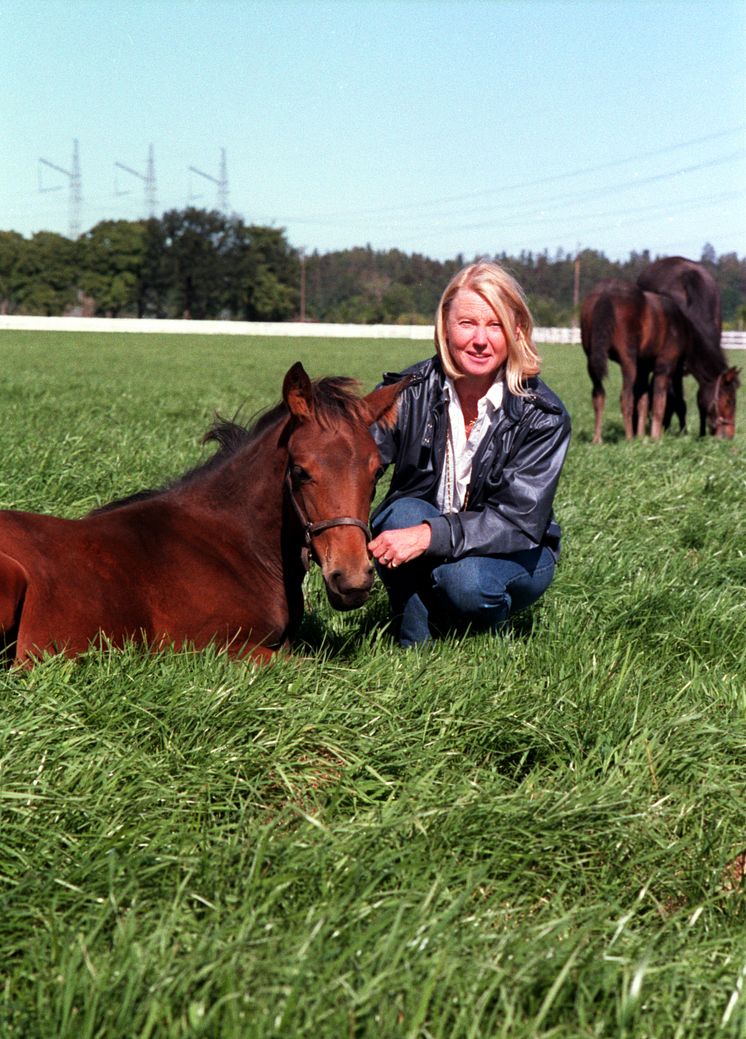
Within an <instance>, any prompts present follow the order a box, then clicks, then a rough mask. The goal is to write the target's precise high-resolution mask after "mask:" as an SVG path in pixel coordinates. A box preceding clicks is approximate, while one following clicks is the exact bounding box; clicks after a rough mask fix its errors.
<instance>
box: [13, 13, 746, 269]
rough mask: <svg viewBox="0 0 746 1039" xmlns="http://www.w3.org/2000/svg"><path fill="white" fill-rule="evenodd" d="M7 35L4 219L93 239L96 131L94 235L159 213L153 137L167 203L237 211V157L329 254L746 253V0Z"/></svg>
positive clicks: (200, 17)
mask: <svg viewBox="0 0 746 1039" xmlns="http://www.w3.org/2000/svg"><path fill="white" fill-rule="evenodd" d="M0 36H1V37H2V41H3V43H2V48H1V52H2V66H3V76H2V85H0V114H1V116H2V146H0V230H6V231H7V230H13V231H18V232H20V233H21V234H23V235H25V236H30V235H31V234H33V233H35V232H37V231H40V230H47V231H55V232H58V233H60V234H68V233H69V232H70V228H71V225H72V224H73V223H74V220H75V208H74V207H73V206H71V201H70V196H71V191H70V187H71V183H72V180H73V178H72V176H71V174H72V173H73V172H74V167H73V154H74V147H75V145H74V142H75V141H77V142H78V143H77V148H78V156H79V164H80V188H81V199H82V200H81V203H80V206H79V217H80V225H81V229H82V231H86V230H87V229H89V228H90V227H92V226H94V225H95V224H96V223H98V222H99V221H102V220H114V219H124V220H136V219H139V218H140V217H143V216H147V215H148V203H147V198H146V187H147V184H146V179H145V178H146V174H147V169H148V157H149V154H150V149H151V147H152V155H153V168H154V172H155V194H156V210H155V211H156V213H157V214H160V213H161V212H163V211H164V210H167V209H182V208H184V207H185V206H187V205H196V206H199V207H202V208H211V209H212V208H219V205H220V203H221V200H224V199H225V195H226V192H225V190H224V192H223V195H222V196H221V192H220V184H219V183H218V182H219V181H220V177H221V156H222V155H223V154H224V155H225V168H226V172H227V184H226V185H225V187H226V188H227V205H228V210H229V211H230V212H234V213H237V214H239V215H240V216H241V217H242V218H243V219H244V220H245V221H246V222H247V223H256V224H263V225H270V226H274V227H280V228H283V229H284V230H285V232H286V235H287V238H288V241H289V242H290V244H291V245H292V246H294V247H296V248H303V249H305V250H306V252H308V253H310V252H313V251H314V250H318V251H319V252H328V251H331V250H336V249H345V248H351V247H354V246H366V245H370V246H371V247H372V248H374V249H377V250H378V249H390V248H397V249H401V250H402V251H404V252H406V253H410V254H411V253H420V254H423V255H425V256H429V257H431V258H433V259H450V258H453V257H455V256H458V255H460V256H463V257H464V258H465V259H467V260H469V259H472V258H473V257H475V256H483V255H490V256H494V255H497V254H500V253H506V254H508V255H513V256H517V255H519V254H520V253H521V252H522V251H524V250H525V251H531V252H534V253H536V252H541V251H543V250H545V249H546V250H548V251H549V253H550V254H551V255H554V254H555V253H556V252H557V251H558V250H563V251H564V252H565V253H574V252H575V251H576V250H578V249H585V248H592V249H597V250H599V251H601V252H603V253H605V254H606V255H607V256H608V257H609V258H610V259H618V260H623V259H626V258H627V256H628V255H629V254H630V253H631V252H632V251H637V252H640V251H642V250H644V249H649V250H650V252H651V253H652V254H653V255H654V256H655V255H665V254H682V255H685V256H690V257H692V258H694V259H698V258H699V256H700V255H701V251H702V247H703V246H704V245H705V244H706V243H709V244H711V245H712V246H713V247H714V249H715V251H716V253H717V254H718V255H720V254H722V253H728V252H736V253H737V254H738V255H739V256H744V255H746V0H704V2H700V0H673V2H668V0H663V2H656V0H619V2H617V0H448V2H445V0H443V2H441V0H0ZM42 159H43V160H45V162H41V161H40V160H42ZM117 163H119V164H120V165H119V166H117V165H116V164H117ZM49 164H51V165H49ZM122 166H126V167H128V169H126V170H125V169H122ZM54 167H57V168H56V169H55V168H54ZM190 167H193V168H194V169H196V170H198V171H200V172H199V173H196V172H193V171H190Z"/></svg>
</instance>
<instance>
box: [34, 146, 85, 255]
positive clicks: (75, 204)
mask: <svg viewBox="0 0 746 1039" xmlns="http://www.w3.org/2000/svg"><path fill="white" fill-rule="evenodd" d="M39 162H40V163H41V165H42V166H48V167H49V168H50V169H52V170H56V171H57V173H62V174H63V176H65V177H67V178H68V180H69V181H70V202H69V217H68V225H69V230H68V234H69V237H70V238H73V239H74V238H77V237H78V235H79V234H80V210H81V207H82V204H83V187H82V178H81V175H80V155H79V152H78V139H77V137H76V138H75V140H74V141H73V161H72V169H71V170H66V169H63V168H62V166H57V165H56V163H54V162H50V161H49V160H48V159H39ZM56 190H57V188H56V187H50V188H45V187H42V183H41V170H39V191H56Z"/></svg>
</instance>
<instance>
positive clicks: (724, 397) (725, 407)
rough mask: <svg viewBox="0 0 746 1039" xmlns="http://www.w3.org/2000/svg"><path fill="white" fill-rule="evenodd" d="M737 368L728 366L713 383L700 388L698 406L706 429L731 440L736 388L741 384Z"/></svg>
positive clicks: (733, 434) (734, 424)
mask: <svg viewBox="0 0 746 1039" xmlns="http://www.w3.org/2000/svg"><path fill="white" fill-rule="evenodd" d="M739 372H740V369H739V368H728V369H727V370H726V371H724V372H723V373H722V374H721V375H718V377H717V379H716V380H715V381H714V383H711V384H709V385H707V386H706V387H704V388H702V389H701V396H700V407H701V408H702V409H703V410H704V412H705V416H706V421H707V429H708V431H709V432H710V433H712V434H713V435H714V436H716V437H721V438H723V439H725V440H732V439H733V437H734V436H735V433H736V390H737V389H738V387H739V386H740V385H741V380H740V379H739V377H738V376H739Z"/></svg>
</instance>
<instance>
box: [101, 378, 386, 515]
mask: <svg viewBox="0 0 746 1039" xmlns="http://www.w3.org/2000/svg"><path fill="white" fill-rule="evenodd" d="M310 410H311V414H312V416H313V420H314V421H316V422H317V423H318V425H320V426H321V427H322V428H323V429H326V430H329V429H334V427H335V426H338V425H339V424H340V423H343V422H345V423H351V424H358V423H362V424H363V425H366V426H367V425H368V421H369V420H368V416H367V411H366V408H365V404H364V402H363V399H362V398H361V397H360V395H359V383H358V382H357V381H356V380H355V379H349V378H346V377H344V376H337V377H334V378H332V377H326V378H324V379H317V380H315V381H313V382H312V383H311V399H310ZM289 414H290V413H289V410H288V407H287V405H286V404H285V402H284V401H280V402H279V404H275V405H274V406H273V407H271V408H269V409H268V410H267V411H264V412H261V413H260V414H259V415H258V416H257V417H255V419H254V420H253V422H252V423H251V425H249V426H242V425H240V424H239V423H238V422H235V421H233V420H231V419H225V418H222V417H221V416H220V415H216V418H215V422H214V423H213V425H212V426H211V427H210V428H209V429H208V430H207V432H206V433H205V434H204V436H203V437H202V440H201V443H203V444H207V443H210V442H211V441H214V442H215V443H216V444H217V445H218V449H217V451H216V452H215V454H213V455H212V456H211V457H210V458H208V459H207V460H206V461H205V462H200V463H199V465H196V466H194V467H193V468H192V469H188V470H187V471H186V472H185V473H183V474H182V475H181V476H179V477H177V478H176V479H175V480H172V481H170V482H169V483H166V484H164V485H163V486H162V487H155V488H150V489H147V490H142V491H135V492H134V493H133V494H128V495H126V496H125V497H124V498H117V499H116V500H115V501H111V502H108V503H107V504H105V505H101V506H99V507H98V508H96V509H93V510H92V512H91V513H90V515H92V516H95V515H98V514H99V513H102V512H111V511H113V510H114V509H119V508H122V507H124V506H125V505H131V504H132V503H134V502H138V501H146V500H148V499H150V498H156V497H158V496H160V495H163V494H167V493H168V492H170V491H176V490H178V489H179V488H180V487H184V486H187V485H190V484H192V483H194V482H195V481H196V480H199V478H200V477H201V476H204V475H205V474H206V473H208V472H213V471H214V470H215V469H217V468H219V466H221V465H222V464H223V463H224V462H226V461H227V460H228V459H229V458H232V457H233V456H234V455H236V454H238V452H239V451H243V450H244V449H246V450H249V449H250V448H251V447H252V446H256V445H257V444H258V443H259V442H260V441H261V440H262V438H263V437H264V435H265V434H266V433H267V431H268V430H270V429H273V428H275V427H278V426H284V425H285V424H286V422H287V419H288V417H289Z"/></svg>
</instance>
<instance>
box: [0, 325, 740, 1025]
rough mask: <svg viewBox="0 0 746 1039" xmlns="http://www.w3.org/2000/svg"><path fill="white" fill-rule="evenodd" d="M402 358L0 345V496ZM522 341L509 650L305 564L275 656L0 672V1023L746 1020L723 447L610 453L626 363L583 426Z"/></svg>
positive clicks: (162, 447) (733, 596) (569, 364)
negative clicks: (536, 416) (282, 656)
mask: <svg viewBox="0 0 746 1039" xmlns="http://www.w3.org/2000/svg"><path fill="white" fill-rule="evenodd" d="M423 347H425V348H426V347H427V344H423V343H403V342H398V343H397V342H376V341H371V340H360V341H321V340H316V341H314V340H304V341H297V340H278V339H266V340H260V339H248V340H245V341H242V340H237V339H235V338H233V337H225V338H209V337H199V336H194V337H186V336H185V337H177V336H163V337H156V336H124V335H108V336H100V337H99V336H94V335H91V334H88V335H80V336H75V335H70V334H66V335H53V334H31V333H15V332H3V333H0V349H1V350H2V360H3V374H2V412H1V414H2V419H3V421H2V424H1V425H0V457H1V458H2V465H1V466H0V507H4V508H24V509H35V510H38V511H49V512H56V513H60V514H64V515H69V516H75V515H80V514H81V513H82V512H84V511H86V510H88V509H90V508H92V507H94V506H96V505H97V504H100V503H102V502H104V501H106V500H108V499H110V498H113V497H115V496H117V495H122V494H124V493H127V492H128V491H131V490H134V489H136V488H138V487H143V486H152V485H154V484H157V483H160V482H162V481H164V480H165V479H167V478H169V477H171V476H174V475H176V474H178V473H179V472H181V471H182V470H184V469H185V468H187V467H189V466H191V465H193V464H195V463H196V462H197V461H199V459H200V458H202V457H204V452H205V450H206V449H203V448H201V447H200V445H199V438H200V435H201V433H202V432H203V430H204V429H205V428H206V427H207V426H208V425H209V423H210V421H211V419H212V415H213V412H214V411H215V410H218V411H220V412H221V413H222V414H224V415H226V416H229V417H230V416H233V415H234V414H236V412H237V410H239V409H240V413H241V415H243V416H244V417H245V418H246V419H248V418H250V416H251V415H252V414H253V413H254V412H255V411H256V410H257V409H258V408H260V407H263V406H265V405H267V404H270V403H273V402H274V401H275V400H276V399H277V398H278V396H279V390H280V385H281V380H282V375H283V374H284V372H285V370H286V369H287V368H288V367H289V366H290V364H291V363H292V362H293V361H295V360H296V359H300V360H302V361H303V363H304V364H305V365H306V367H307V368H308V370H309V372H310V373H311V374H312V375H313V376H320V375H324V374H348V375H354V376H357V377H358V378H359V379H361V381H362V383H363V385H364V387H365V388H371V387H372V386H373V385H374V383H375V381H376V380H377V379H378V377H379V375H380V372H381V371H382V370H385V369H395V370H396V369H399V368H401V367H403V366H405V365H406V364H408V363H411V362H412V361H414V360H416V359H417V358H418V357H419V356H422V355H423ZM425 352H426V350H425ZM542 352H543V354H544V357H545V369H544V371H545V376H546V378H547V381H548V382H549V383H550V384H551V385H552V387H553V388H554V389H556V390H557V392H558V393H559V394H560V396H561V397H562V398H563V399H564V400H565V402H566V404H567V405H568V407H569V409H570V411H571V414H572V416H573V423H574V439H573V444H572V447H571V450H570V454H569V457H568V462H567V466H566V469H565V474H564V476H563V480H562V483H561V485H560V490H559V494H558V499H557V503H556V505H557V509H556V511H557V514H558V518H559V519H560V521H561V523H562V525H563V529H564V532H565V542H564V555H563V559H562V562H561V566H560V568H559V570H558V573H557V577H556V579H555V582H554V584H553V585H552V587H551V589H550V590H549V592H548V593H547V595H546V597H545V599H544V600H543V602H542V603H541V604H540V605H539V606H538V607H537V608H536V609H535V610H534V611H533V612H532V613H531V614H530V615H527V616H524V617H523V618H520V619H518V620H517V621H516V623H515V624H514V625H513V627H512V628H511V629H510V631H509V632H508V633H507V634H506V635H505V636H504V637H501V638H492V637H488V636H478V637H471V638H469V637H466V638H463V639H458V640H450V641H445V642H443V643H440V644H438V645H437V646H436V648H435V649H433V650H430V651H426V652H420V651H410V652H407V653H402V652H401V651H399V650H398V649H397V648H396V647H395V646H394V645H393V643H392V641H391V639H390V636H389V634H388V631H387V629H386V604H385V601H384V597H383V594H382V591H381V588H380V586H377V587H376V589H375V591H374V594H373V595H372V597H371V599H370V601H369V603H368V604H367V605H366V607H365V608H363V609H362V610H360V611H357V612H355V613H351V614H344V615H343V614H333V613H332V612H331V610H330V609H329V607H328V606H327V605H326V601H325V597H324V595H323V592H322V590H321V585H320V582H319V579H318V574H312V576H311V579H310V580H309V586H308V614H307V618H306V621H305V623H304V628H303V638H302V643H301V646H300V652H299V656H298V657H297V658H296V659H291V660H288V661H283V662H279V663H277V664H276V665H275V666H273V667H271V668H266V669H263V670H259V671H255V670H252V669H251V668H250V667H247V666H246V665H241V664H234V663H231V662H230V661H229V660H227V659H226V658H225V657H224V656H222V655H220V654H218V653H215V652H206V653H203V654H193V655H190V654H181V655H179V654H170V653H165V654H161V655H157V656H152V657H147V656H143V655H141V654H139V653H138V652H136V651H134V650H131V651H129V650H128V651H125V652H112V653H106V652H103V653H102V652H91V653H90V654H88V655H86V656H85V657H84V658H83V659H82V660H80V661H77V662H70V661H66V660H63V659H59V658H54V659H49V660H46V661H45V662H43V663H42V664H41V665H40V666H38V667H37V668H36V669H35V670H33V671H32V672H30V673H24V674H5V675H4V676H2V675H0V695H2V715H1V720H0V900H1V902H0V953H1V955H2V960H1V961H0V962H1V964H2V965H1V968H0V969H1V971H2V986H1V987H0V1037H5V1036H14V1037H19V1039H29V1037H32V1039H33V1037H44V1039H46V1037H51V1036H54V1037H70V1039H72V1037H75V1039H81V1037H101V1039H113V1037H122V1039H131V1037H155V1039H159V1037H169V1039H172V1037H174V1039H175V1037H187V1036H190V1037H191V1036H194V1037H197V1036H209V1037H215V1039H233V1037H236V1039H238V1037H240V1039H245V1037H248V1039H254V1037H257V1039H259V1037H270V1036H273V1037H274V1036H279V1037H300V1036H303V1037H309V1039H316V1037H322V1039H326V1037H329V1039H337V1037H340V1039H341V1037H351V1039H352V1037H367V1039H388V1037H400V1036H401V1037H405V1039H420V1037H421V1039H431V1037H436V1039H468V1037H473V1039H481V1037H505V1039H535V1037H542V1039H543V1037H546V1039H549V1037H552V1039H576V1037H586V1036H587V1037H594V1036H598V1037H619V1039H622V1037H624V1039H646V1037H650V1039H659V1037H682V1039H684V1037H687V1039H688V1037H691V1039H694V1037H697V1039H700V1037H708V1039H709V1037H713V1036H723V1037H740V1039H742V1037H744V1036H746V991H744V990H745V989H746V895H745V894H744V891H743V888H742V889H741V890H740V891H739V890H735V891H734V890H732V888H733V886H734V885H733V883H732V881H731V880H730V875H729V872H728V869H727V866H728V864H729V863H730V862H732V860H733V859H734V857H735V856H736V855H737V854H738V853H739V852H741V851H742V850H743V849H744V848H745V847H746V820H744V803H746V514H745V512H744V502H745V501H746V497H745V495H744V490H745V489H746V488H745V473H746V468H745V466H744V461H745V459H744V444H745V443H746V440H745V436H744V433H743V432H739V434H738V436H737V438H736V439H735V440H734V441H732V442H730V443H727V442H716V441H714V440H711V439H710V440H706V441H702V440H700V439H699V438H698V437H696V436H694V435H684V436H677V435H667V436H666V437H665V438H664V439H663V440H662V441H661V442H660V443H657V444H653V443H650V442H647V441H644V442H638V443H631V444H628V443H626V442H625V441H624V440H623V438H622V430H621V421H620V417H619V409H618V403H617V398H618V388H619V380H618V372H617V371H616V370H615V371H613V372H612V373H611V377H610V379H609V406H608V408H607V423H606V432H607V442H606V443H605V444H604V445H603V446H601V447H597V446H593V445H591V443H590V437H591V432H592V409H591V403H590V383H589V380H588V378H587V376H586V373H585V369H584V364H583V359H582V352H581V350H580V348H579V347H568V346H563V347H562V346H557V347H545V348H544V349H543V351H542ZM735 359H736V361H737V360H738V358H737V357H736V358H735ZM687 390H688V395H689V397H690V400H691V398H692V397H693V386H692V385H688V386H687ZM742 392H743V391H742ZM690 407H691V405H690ZM741 408H742V411H743V409H744V404H743V402H742V404H741ZM692 410H693V408H692ZM692 426H693V428H696V421H695V420H694V416H693V421H692ZM741 426H742V428H746V414H742V416H741Z"/></svg>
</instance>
